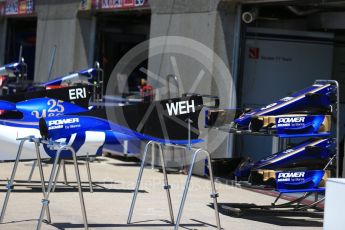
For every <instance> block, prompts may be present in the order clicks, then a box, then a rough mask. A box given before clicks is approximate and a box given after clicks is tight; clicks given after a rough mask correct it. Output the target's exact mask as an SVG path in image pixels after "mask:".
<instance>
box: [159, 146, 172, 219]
mask: <svg viewBox="0 0 345 230" xmlns="http://www.w3.org/2000/svg"><path fill="white" fill-rule="evenodd" d="M158 146H159V152H160V158H161V163H162V170H163V175H164V189H165V191H166V193H167V198H168V204H169V212H170V219H171V223H172V224H174V222H175V220H174V211H173V208H172V203H171V196H170V188H171V186H170V185H169V181H168V176H167V172H166V168H165V159H164V153H163V147H162V145H161V144H159V145H158Z"/></svg>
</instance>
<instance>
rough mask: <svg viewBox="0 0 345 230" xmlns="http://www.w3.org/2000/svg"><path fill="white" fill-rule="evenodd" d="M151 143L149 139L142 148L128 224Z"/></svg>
mask: <svg viewBox="0 0 345 230" xmlns="http://www.w3.org/2000/svg"><path fill="white" fill-rule="evenodd" d="M151 144H152V141H149V142H148V143H147V144H146V146H145V150H144V155H143V158H142V159H141V166H140V170H139V175H138V179H137V184H136V186H135V191H134V194H133V198H132V203H131V207H130V210H129V214H128V219H127V224H130V223H131V221H132V216H133V211H134V206H135V201H136V199H137V196H138V192H139V187H140V182H141V178H142V176H143V172H144V167H145V160H146V156H147V152H148V148H149V146H150V145H151Z"/></svg>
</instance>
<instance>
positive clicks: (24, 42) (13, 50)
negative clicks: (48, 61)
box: [5, 18, 37, 80]
mask: <svg viewBox="0 0 345 230" xmlns="http://www.w3.org/2000/svg"><path fill="white" fill-rule="evenodd" d="M36 32H37V19H36V18H8V19H7V36H6V48H5V63H10V62H16V61H18V60H19V55H20V54H19V53H20V47H21V46H22V57H23V58H24V59H25V62H26V63H27V65H28V70H27V71H28V72H27V74H28V80H33V79H34V73H35V53H36Z"/></svg>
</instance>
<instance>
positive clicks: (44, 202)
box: [36, 147, 63, 230]
mask: <svg viewBox="0 0 345 230" xmlns="http://www.w3.org/2000/svg"><path fill="white" fill-rule="evenodd" d="M62 150H63V148H62V147H61V148H59V150H57V151H56V156H55V161H54V164H53V168H52V171H51V173H50V177H49V183H48V189H47V191H46V193H45V194H44V199H43V200H42V209H41V213H40V217H39V219H38V224H37V227H36V230H40V229H41V227H42V221H43V217H44V213H45V212H46V209H47V207H48V204H49V200H48V199H49V195H50V192H51V191H52V188H53V183H54V179H55V178H56V167H57V165H58V163H59V159H60V153H61V151H62Z"/></svg>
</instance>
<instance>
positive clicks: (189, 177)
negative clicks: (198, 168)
mask: <svg viewBox="0 0 345 230" xmlns="http://www.w3.org/2000/svg"><path fill="white" fill-rule="evenodd" d="M197 155H198V150H197V151H195V152H194V155H193V159H192V162H191V165H190V166H189V167H190V168H189V172H188V176H187V181H186V184H185V187H184V191H183V195H182V198H181V202H180V208H179V211H178V214H177V219H176V224H175V228H174V229H175V230H177V229H178V228H179V226H180V221H181V217H182V212H183V208H184V204H185V202H186V198H187V193H188V189H189V185H190V181H191V177H192V173H193V168H194V163H195V159H196V156H197Z"/></svg>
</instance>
